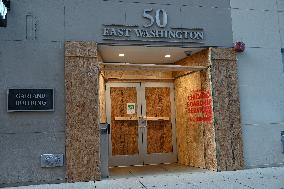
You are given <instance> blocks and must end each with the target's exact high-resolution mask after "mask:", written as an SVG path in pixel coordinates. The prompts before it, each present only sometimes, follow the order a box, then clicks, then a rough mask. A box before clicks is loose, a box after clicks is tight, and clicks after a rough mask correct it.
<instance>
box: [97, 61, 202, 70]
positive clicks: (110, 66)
mask: <svg viewBox="0 0 284 189" xmlns="http://www.w3.org/2000/svg"><path fill="white" fill-rule="evenodd" d="M100 69H101V70H104V71H111V70H112V71H201V70H204V69H207V67H205V66H182V65H159V64H131V63H101V64H100Z"/></svg>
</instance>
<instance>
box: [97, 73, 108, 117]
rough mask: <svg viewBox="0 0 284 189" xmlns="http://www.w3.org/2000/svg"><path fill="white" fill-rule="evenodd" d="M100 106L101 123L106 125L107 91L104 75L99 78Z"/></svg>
mask: <svg viewBox="0 0 284 189" xmlns="http://www.w3.org/2000/svg"><path fill="white" fill-rule="evenodd" d="M99 102H100V103H99V104H100V123H106V122H107V118H106V91H105V80H104V77H103V75H102V73H101V74H100V76H99Z"/></svg>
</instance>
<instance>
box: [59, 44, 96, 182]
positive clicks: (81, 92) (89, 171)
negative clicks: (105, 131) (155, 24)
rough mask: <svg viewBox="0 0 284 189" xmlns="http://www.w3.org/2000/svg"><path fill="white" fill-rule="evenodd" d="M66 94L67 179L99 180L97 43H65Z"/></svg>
mask: <svg viewBox="0 0 284 189" xmlns="http://www.w3.org/2000/svg"><path fill="white" fill-rule="evenodd" d="M65 95H66V98H65V102H66V168H67V170H66V177H67V180H68V181H89V180H98V179H100V175H101V174H100V169H99V166H100V132H99V131H100V130H99V124H98V123H99V70H98V56H97V46H96V43H93V42H66V43H65Z"/></svg>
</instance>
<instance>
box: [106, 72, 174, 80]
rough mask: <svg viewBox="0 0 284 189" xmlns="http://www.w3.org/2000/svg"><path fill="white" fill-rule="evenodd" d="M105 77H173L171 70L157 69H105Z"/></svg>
mask: <svg viewBox="0 0 284 189" xmlns="http://www.w3.org/2000/svg"><path fill="white" fill-rule="evenodd" d="M105 77H106V79H123V80H131V79H135V80H138V79H141V80H143V79H148V80H149V79H151V80H156V79H159V80H160V79H166V80H170V79H173V76H172V72H158V71H105Z"/></svg>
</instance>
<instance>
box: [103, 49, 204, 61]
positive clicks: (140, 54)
mask: <svg viewBox="0 0 284 189" xmlns="http://www.w3.org/2000/svg"><path fill="white" fill-rule="evenodd" d="M98 49H99V52H100V54H101V56H102V58H103V61H104V62H106V63H107V62H112V63H114V62H126V63H138V64H169V63H174V62H176V61H178V60H181V59H183V58H185V57H186V56H187V53H189V54H194V53H196V52H198V51H200V50H202V49H201V48H181V47H147V46H111V45H99V46H98ZM119 54H124V56H119ZM166 55H170V57H169V58H166V57H165V56H166Z"/></svg>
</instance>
